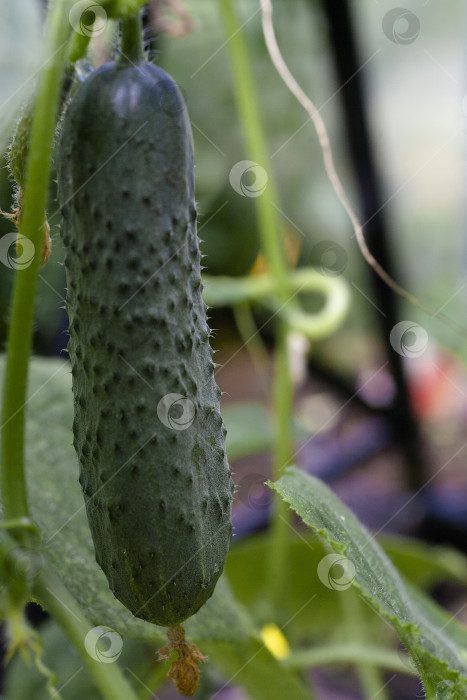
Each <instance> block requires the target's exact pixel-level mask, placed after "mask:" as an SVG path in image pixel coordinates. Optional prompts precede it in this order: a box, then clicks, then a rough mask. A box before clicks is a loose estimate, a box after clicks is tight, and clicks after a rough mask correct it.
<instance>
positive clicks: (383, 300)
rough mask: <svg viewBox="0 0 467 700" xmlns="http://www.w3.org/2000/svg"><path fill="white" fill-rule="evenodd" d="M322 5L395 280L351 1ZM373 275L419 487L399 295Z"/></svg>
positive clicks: (401, 439)
mask: <svg viewBox="0 0 467 700" xmlns="http://www.w3.org/2000/svg"><path fill="white" fill-rule="evenodd" d="M321 4H322V8H323V12H324V14H325V16H326V18H327V20H328V24H329V38H330V42H331V46H332V52H333V58H334V62H335V68H336V73H337V77H338V81H339V85H340V86H341V88H340V91H339V97H340V98H341V100H342V106H343V114H344V123H345V130H346V135H347V140H348V146H349V151H350V156H351V160H352V165H353V169H354V172H355V173H356V177H357V184H358V189H359V194H360V199H361V212H362V217H363V221H368V224H367V225H366V226H365V228H364V233H365V239H366V241H367V244H368V247H369V249H370V250H371V252H372V253H373V255H374V256H375V258H376V259H377V260H378V261H379V262H380V263H381V265H382V266H383V267H384V269H385V270H386V271H387V272H388V273H389V274H390V275H391V277H395V278H396V281H397V273H396V274H394V265H393V261H392V258H391V253H390V247H389V244H388V227H387V223H386V219H385V215H384V209H382V206H383V203H384V200H383V197H382V192H381V184H380V179H379V177H378V170H377V167H376V164H375V159H374V156H373V151H372V146H371V138H370V130H369V127H368V120H367V113H366V109H365V96H364V89H363V80H362V73H361V72H360V70H359V69H360V67H361V62H360V60H359V57H358V55H357V49H356V45H355V38H354V33H353V28H352V17H351V13H350V10H349V2H348V0H321ZM310 5H314V3H310ZM370 275H371V283H372V289H373V293H374V299H375V303H376V305H377V306H378V307H379V309H381V311H383V313H384V316H383V315H382V314H378V318H379V322H380V327H381V333H382V336H383V339H384V342H385V345H386V348H387V353H388V360H389V364H390V368H391V372H392V376H393V379H394V382H395V386H396V393H395V397H394V401H393V405H392V407H391V411H390V417H391V422H392V425H393V430H394V438H395V442H396V444H397V445H400V447H401V449H402V450H403V452H404V454H405V458H406V462H407V479H408V482H409V486H410V487H411V488H413V489H418V488H420V486H422V485H423V483H424V474H423V460H422V449H421V438H420V431H419V427H418V424H417V421H416V419H415V416H414V413H413V410H412V407H411V404H410V400H409V396H408V391H407V380H406V376H405V372H404V367H403V365H402V358H401V356H400V355H398V354H397V353H396V352H395V351H394V350H393V348H392V347H391V345H390V343H389V335H390V333H391V329H392V328H393V326H394V325H395V324H396V323H397V322H398V321H399V320H400V318H399V316H398V308H397V307H398V303H397V298H396V296H395V295H394V293H393V292H392V291H391V290H390V289H389V288H388V287H387V285H386V284H385V283H384V282H383V281H382V280H381V279H380V277H378V275H376V273H374V272H373V270H371V269H370Z"/></svg>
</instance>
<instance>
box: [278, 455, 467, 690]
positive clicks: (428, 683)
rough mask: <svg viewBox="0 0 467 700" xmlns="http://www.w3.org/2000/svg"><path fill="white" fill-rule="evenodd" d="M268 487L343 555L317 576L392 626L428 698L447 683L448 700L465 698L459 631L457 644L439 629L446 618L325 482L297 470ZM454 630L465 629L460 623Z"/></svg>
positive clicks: (465, 664) (466, 666) (465, 665)
mask: <svg viewBox="0 0 467 700" xmlns="http://www.w3.org/2000/svg"><path fill="white" fill-rule="evenodd" d="M268 485H269V486H270V487H271V488H273V489H274V490H275V491H277V492H278V493H279V494H280V496H281V497H282V498H283V499H284V500H285V501H286V502H287V503H289V505H290V506H291V507H292V508H293V510H295V511H296V513H297V514H298V515H299V516H300V517H301V518H302V519H303V521H304V522H305V523H306V524H307V525H309V526H310V527H311V528H312V529H313V530H314V531H315V532H316V533H317V534H318V535H319V536H320V537H321V538H322V539H323V540H324V541H325V542H326V543H327V544H328V545H329V546H330V548H331V549H332V550H334V552H335V553H336V554H338V555H342V556H340V557H338V558H334V559H332V560H330V559H328V561H325V560H324V559H323V560H322V562H320V566H318V570H317V574H318V577H319V578H320V580H321V581H323V582H324V584H325V585H326V586H329V585H331V586H332V587H335V588H339V587H342V588H344V587H345V588H347V587H348V586H349V585H350V584H351V583H352V584H353V585H354V586H356V587H357V589H359V591H360V592H361V594H362V595H363V597H364V598H366V599H367V600H368V601H369V602H370V603H371V605H372V606H373V607H374V609H375V610H376V611H377V612H378V613H379V614H381V615H382V616H383V617H385V618H386V619H387V620H388V621H389V622H390V623H391V624H392V626H393V627H394V629H395V630H396V631H397V633H398V634H399V636H400V637H401V639H402V641H403V642H404V644H405V645H406V646H407V648H408V650H409V652H410V653H411V655H412V657H413V659H414V661H415V663H416V665H417V669H418V670H419V672H420V674H421V676H422V680H423V682H424V685H425V691H426V693H427V697H429V698H434V697H436V696H435V693H436V692H437V688H438V686H439V687H440V684H441V683H443V682H447V681H449V682H452V684H453V685H452V687H451V688H450V691H451V696H449V697H450V700H458V699H459V700H460V699H461V698H463V697H465V694H466V693H467V661H466V656H465V654H466V647H464V646H463V645H459V641H458V640H459V638H460V636H461V632H458V635H459V636H456V639H454V638H453V635H452V634H449V635H448V634H446V632H445V630H443V628H442V626H440V620H442V619H444V616H443V613H442V612H441V613H438V609H437V607H436V606H435V605H434V603H431V602H430V601H427V600H426V599H425V597H424V596H423V594H421V593H417V594H415V593H414V589H413V588H412V587H409V586H408V585H407V584H406V583H405V582H404V581H403V579H402V578H401V576H400V575H399V574H398V572H397V571H396V569H395V568H394V566H393V565H392V564H391V562H390V560H389V559H388V558H387V556H386V555H385V554H384V552H383V551H382V549H381V547H380V546H379V545H378V544H377V543H376V541H375V539H374V537H373V536H372V535H371V534H370V533H369V532H368V531H367V530H366V529H365V528H364V526H363V525H361V523H359V522H358V520H357V519H356V518H355V516H354V515H353V514H352V513H351V512H350V511H349V510H348V509H347V508H346V507H345V506H344V505H343V504H342V503H341V501H340V500H339V499H338V498H337V497H336V496H335V495H334V494H333V493H332V492H331V491H330V490H329V489H328V488H327V486H325V485H324V484H323V483H322V482H321V481H319V480H318V479H316V478H313V477H311V476H308V475H307V474H305V473H303V472H301V471H299V470H298V469H297V468H295V467H290V468H288V469H287V470H286V473H285V475H284V476H283V477H281V478H280V479H279V481H277V482H276V483H275V484H272V483H270V482H269V484H268ZM328 556H329V555H328ZM331 556H333V555H331ZM331 562H333V563H334V564H340V566H341V570H340V574H339V575H337V574H335V575H334V576H333V575H332V563H331ZM451 625H452V628H454V627H456V629H457V628H460V629H461V630H462V628H461V626H460V625H459V624H458V623H454V622H452V623H451ZM462 639H464V633H463V632H462ZM438 690H439V688H438ZM443 692H444V691H443Z"/></svg>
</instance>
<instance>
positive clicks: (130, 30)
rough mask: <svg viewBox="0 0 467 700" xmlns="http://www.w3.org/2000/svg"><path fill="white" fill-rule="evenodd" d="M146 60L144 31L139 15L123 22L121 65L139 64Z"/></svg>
mask: <svg viewBox="0 0 467 700" xmlns="http://www.w3.org/2000/svg"><path fill="white" fill-rule="evenodd" d="M143 59H144V50H143V29H142V24H141V17H140V15H139V14H137V15H133V16H132V17H128V19H123V20H122V36H121V40H120V56H119V59H118V61H119V63H120V64H125V65H128V64H132V63H138V62H139V61H142V60H143Z"/></svg>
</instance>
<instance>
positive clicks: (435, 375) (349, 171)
mask: <svg viewBox="0 0 467 700" xmlns="http://www.w3.org/2000/svg"><path fill="white" fill-rule="evenodd" d="M273 4H274V17H275V27H276V32H277V38H278V43H279V45H280V47H281V50H282V52H283V55H284V58H285V60H286V62H287V63H288V65H289V67H290V69H291V71H292V73H293V74H294V76H295V77H296V79H297V80H298V82H299V83H300V85H301V86H302V87H303V89H304V90H305V92H306V93H307V94H308V95H309V96H310V97H311V99H312V100H313V101H314V103H315V105H316V106H317V107H318V109H319V111H320V114H321V116H322V117H323V119H324V121H325V123H326V126H327V128H328V131H329V135H330V139H331V144H332V150H333V154H334V157H335V161H336V166H337V170H338V172H339V173H340V174H341V177H342V179H343V182H344V185H345V187H346V189H347V191H348V193H349V195H350V198H351V200H352V202H353V204H354V206H355V208H356V210H357V212H358V214H359V216H360V218H361V220H362V221H363V222H364V224H365V226H364V231H365V234H366V237H367V241H368V243H369V246H370V249H371V250H372V251H373V252H374V254H375V256H376V257H377V259H378V260H379V261H380V262H381V263H382V265H383V266H384V267H385V269H387V270H388V271H389V272H390V273H391V275H392V276H393V277H394V279H395V280H396V281H397V282H398V283H400V284H401V285H402V286H403V287H405V288H406V289H407V290H408V291H409V292H411V293H413V294H414V295H415V296H416V297H417V298H418V299H419V300H420V301H421V302H422V303H423V304H425V305H427V306H429V307H430V308H431V309H433V310H434V312H435V313H434V314H429V313H425V312H422V311H420V310H419V309H417V308H415V307H414V306H411V305H409V304H407V303H405V302H403V301H402V300H401V299H400V298H396V297H395V295H394V294H393V293H392V292H391V291H390V290H389V289H388V288H387V287H386V286H385V285H384V284H382V283H381V282H380V281H379V280H378V279H377V278H376V276H375V275H374V274H373V272H372V271H371V269H370V268H369V267H368V265H367V264H366V263H365V262H364V260H363V258H362V255H361V253H360V251H359V249H358V246H357V244H356V241H355V238H354V236H353V233H352V228H351V225H350V222H349V220H348V217H347V216H346V214H345V212H344V210H343V208H342V206H341V205H340V203H339V201H338V200H337V198H336V195H335V193H334V192H333V190H332V188H331V185H330V183H329V181H328V179H327V177H326V175H325V172H324V168H323V162H322V155H321V152H320V148H319V145H318V141H317V138H316V134H315V132H314V129H313V126H312V124H311V122H310V120H309V118H308V115H307V114H306V112H305V111H304V110H303V108H302V107H301V106H300V105H299V104H298V103H297V102H296V100H295V99H294V98H293V97H292V96H291V94H290V93H289V92H288V91H287V89H286V87H285V86H284V84H283V83H282V81H281V79H280V78H279V77H278V75H277V73H276V72H275V70H274V68H273V67H272V65H271V61H270V58H269V56H268V54H267V51H266V49H265V45H264V40H263V36H262V29H261V18H260V12H259V4H258V2H257V0H239V1H238V3H237V10H238V15H239V17H240V18H241V22H242V24H243V29H244V31H245V33H246V37H247V40H248V46H249V49H250V52H251V59H252V68H253V78H254V81H255V85H256V90H257V94H258V98H259V102H260V107H261V115H262V119H263V123H264V129H265V134H266V137H267V142H268V147H269V154H270V160H271V167H272V170H273V176H274V179H275V180H276V183H277V189H278V192H279V198H278V201H277V202H276V208H277V210H278V211H279V212H280V216H281V220H282V225H283V236H284V239H285V241H286V250H287V256H288V259H289V262H290V264H291V266H294V267H301V266H305V265H312V266H316V268H317V269H318V270H320V272H321V273H322V274H323V275H327V276H330V277H333V276H334V277H336V276H342V277H343V278H344V279H345V280H346V281H347V283H348V285H349V288H350V291H351V304H350V310H349V313H348V315H347V318H346V320H345V323H344V324H343V325H342V326H341V328H340V330H338V331H337V332H336V333H334V334H333V335H332V336H330V337H329V338H328V339H327V340H325V341H320V342H316V343H315V344H314V345H313V347H312V348H311V347H310V345H309V343H307V342H306V341H304V339H303V338H301V337H300V336H297V337H295V338H294V343H293V345H292V347H291V350H292V353H291V354H292V360H293V367H292V368H291V369H292V370H293V372H294V376H295V378H296V401H295V409H296V416H295V429H296V460H297V463H298V464H299V465H300V466H301V467H303V468H304V469H306V470H307V471H309V472H310V473H313V474H315V475H317V476H319V477H321V478H323V479H324V480H325V481H327V482H329V483H330V484H331V485H332V488H333V489H334V490H335V491H336V492H337V493H338V495H339V496H340V497H341V499H342V500H343V501H344V502H345V503H347V504H348V505H349V506H350V507H351V508H352V509H353V510H354V512H355V513H356V514H357V516H358V517H359V519H360V520H361V521H362V522H363V523H365V524H366V525H367V526H368V527H369V528H370V529H371V530H372V531H374V532H378V533H380V532H381V533H384V534H387V535H391V534H394V533H400V534H405V535H410V536H413V537H417V538H420V539H421V540H425V541H427V542H430V543H439V544H447V545H451V546H455V547H456V548H457V549H459V550H462V551H465V550H466V549H467V538H466V534H467V499H466V495H467V471H466V469H465V461H466V454H467V449H466V448H467V371H466V362H467V337H466V336H467V319H466V314H465V308H466V301H467V237H466V236H465V228H466V225H467V197H466V180H467V158H466V156H467V71H466V66H467V56H466V42H465V39H464V37H465V35H466V30H467V10H466V8H465V4H464V3H462V2H461V1H460V0H451V2H450V3H449V7H447V6H446V4H445V3H441V2H435V0H431V1H430V0H426V1H422V0H404V7H403V8H401V7H398V6H395V4H394V2H391V1H388V0H321V1H319V0H276V1H275V2H274V3H273ZM155 5H157V3H156V4H155ZM185 6H186V10H187V13H188V16H187V15H185V14H182V15H180V14H178V15H177V14H176V13H175V14H164V25H163V28H164V33H162V31H161V29H162V24H160V25H159V29H158V28H157V27H156V29H154V27H153V25H150V21H149V18H148V21H147V29H146V39H147V46H148V49H149V50H150V52H151V58H152V60H155V61H156V62H157V63H159V64H160V65H161V66H162V67H163V68H164V69H165V70H167V72H168V73H170V75H172V76H173V78H174V79H175V81H176V82H177V83H178V85H179V86H180V88H181V90H182V92H183V94H184V97H185V100H186V102H187V106H188V111H189V114H190V118H191V122H192V128H193V136H194V142H195V158H196V186H197V201H198V210H199V216H198V227H199V235H200V238H201V239H202V241H203V242H202V251H203V253H204V255H205V256H206V257H205V258H204V261H203V262H204V265H205V266H206V269H205V271H204V272H205V273H206V274H207V275H245V274H251V275H257V274H261V272H263V271H264V269H265V268H264V260H263V257H262V255H261V253H260V247H259V239H258V232H257V228H256V220H255V214H254V198H253V197H249V196H248V195H245V194H243V193H242V190H241V188H238V191H236V190H235V189H234V188H233V187H232V185H231V181H230V179H229V174H230V172H231V170H232V168H233V167H234V165H235V164H236V163H238V162H239V161H241V160H243V159H247V158H248V153H246V152H245V148H244V143H243V138H242V133H241V128H240V125H239V120H238V116H237V112H236V107H235V104H234V99H233V91H232V79H231V71H230V65H229V60H228V54H227V50H226V47H225V41H226V40H225V35H224V32H223V28H222V25H221V22H220V18H219V16H218V13H217V12H216V6H215V3H212V2H211V1H208V0H189V2H188V1H187V2H186V3H185ZM151 26H152V28H151ZM187 29H188V31H186V30H187ZM112 42H113V37H112V36H111V35H107V34H106V33H104V34H103V35H102V36H101V37H99V40H95V41H94V42H93V47H92V50H93V56H94V61H95V63H96V64H98V63H102V62H104V61H105V60H107V59H108V58H109V56H110V54H111V49H112ZM84 72H85V68H84V67H83V74H84ZM245 177H246V178H247V177H248V174H247V173H246V174H245ZM245 184H247V185H248V184H251V183H248V181H247V180H245ZM11 205H12V187H11V183H10V182H9V179H8V174H7V171H6V168H5V167H4V168H2V169H1V171H0V207H1V208H2V209H3V210H6V211H8V210H10V208H11ZM48 217H49V223H50V225H51V236H52V240H53V248H52V256H51V259H50V261H49V262H48V264H47V265H46V266H44V267H43V268H42V270H41V273H40V280H39V291H38V297H37V313H36V327H35V336H34V351H35V353H36V354H39V355H48V356H53V355H55V356H64V354H65V347H66V344H67V333H66V329H67V316H66V312H65V310H64V299H65V296H66V290H65V272H64V268H63V264H62V258H63V251H62V245H61V241H60V236H59V225H60V217H59V214H58V212H57V202H56V199H55V191H54V183H52V186H51V193H50V203H49V209H48ZM11 230H12V226H11V223H10V222H8V221H7V220H1V221H0V235H4V234H5V233H9V232H11ZM13 275H14V271H13V270H9V269H7V268H6V267H3V266H2V268H1V275H0V342H1V345H2V351H3V350H4V345H5V333H6V329H7V326H8V305H9V300H10V294H11V284H12V280H13ZM303 303H304V305H305V306H306V307H307V308H309V309H310V310H313V309H314V308H319V304H320V300H319V299H316V298H313V297H310V298H305V299H304V300H303ZM209 313H210V325H211V327H212V328H214V329H216V332H215V335H214V337H213V339H212V345H213V347H214V348H215V349H216V350H218V354H217V355H216V361H217V362H218V363H219V365H220V366H219V367H218V368H217V371H216V378H217V382H218V384H219V386H220V387H221V389H222V391H223V392H225V393H224V395H223V399H222V402H223V408H224V412H225V420H226V424H227V427H228V428H229V437H228V439H229V440H230V445H231V451H230V458H231V463H232V469H233V471H234V473H235V476H234V480H235V482H236V484H237V486H238V490H237V496H236V502H235V509H234V520H235V528H236V533H237V541H240V540H241V539H242V538H245V537H246V536H249V535H251V534H252V533H254V532H258V531H261V530H264V529H265V528H266V527H267V523H268V503H269V495H268V493H267V492H266V490H265V489H264V487H263V482H264V481H265V479H267V478H269V476H270V463H271V456H270V447H271V443H272V439H273V419H272V416H271V415H270V399H271V396H270V389H271V369H272V350H273V339H274V334H273V327H272V323H271V319H270V316H271V314H270V313H268V312H266V311H264V309H261V308H260V307H258V308H256V307H254V306H253V307H252V308H251V309H244V308H241V307H237V308H236V309H235V310H232V309H230V308H216V309H211V310H210V312H209ZM441 313H443V314H446V315H447V316H449V317H450V318H452V319H454V320H455V321H456V322H457V323H458V324H459V325H460V326H462V327H464V328H465V329H466V330H465V331H464V332H459V331H456V330H453V329H452V328H451V327H450V326H449V325H448V324H446V323H445V322H443V320H442V319H441V318H440V314H441ZM401 323H402V324H405V325H400V324H401ZM258 329H259V331H258V332H256V331H257V330H258ZM394 329H395V330H394ZM246 341H250V342H248V343H247V342H246ZM240 444H241V445H242V447H241V448H238V445H240ZM236 446H237V447H236ZM454 578H455V577H454ZM433 593H434V594H435V596H436V597H437V598H438V600H440V602H442V603H443V604H444V605H446V606H448V607H450V608H451V609H453V611H454V610H456V611H457V610H459V609H462V601H463V599H464V597H465V590H463V589H462V587H461V586H460V585H459V582H457V583H456V582H455V581H454V582H453V581H451V582H449V583H443V584H439V585H437V587H435V588H434V589H433ZM465 600H466V602H467V597H466V599H465ZM462 616H463V615H462V612H461V613H460V615H459V617H460V619H462ZM464 617H465V620H466V621H467V614H466V615H465V616H464ZM314 680H315V682H316V684H317V687H320V684H321V687H322V693H323V697H326V698H329V700H332V699H334V700H337V699H341V698H351V697H352V698H354V697H355V698H358V697H359V696H358V694H351V691H349V686H348V685H347V680H348V679H346V677H345V674H344V676H343V677H342V678H341V677H339V675H337V676H336V674H327V675H326V674H324V673H322V674H316V675H315V676H314ZM417 689H418V683H417V682H416V681H415V680H413V679H407V678H405V679H402V678H395V680H394V682H393V683H392V685H391V686H390V689H389V690H390V692H391V693H392V694H393V697H394V698H396V697H397V698H405V697H407V698H410V697H415V696H416V695H415V694H416V692H417ZM166 692H167V694H170V693H171V691H170V690H167V691H166ZM228 692H230V691H224V694H223V695H222V697H224V695H225V697H228ZM324 693H327V694H324ZM38 697H39V696H38ZM164 697H165V695H164ZM236 697H237V696H236Z"/></svg>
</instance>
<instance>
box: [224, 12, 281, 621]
mask: <svg viewBox="0 0 467 700" xmlns="http://www.w3.org/2000/svg"><path fill="white" fill-rule="evenodd" d="M219 7H220V9H221V16H222V20H223V24H224V29H225V33H226V36H227V39H228V41H227V46H228V49H229V52H230V60H231V65H232V73H233V83H234V93H235V100H236V103H237V110H238V113H239V116H240V121H241V123H242V128H243V134H244V138H245V144H246V152H247V154H248V157H250V158H251V159H252V160H253V161H255V163H256V164H258V165H260V166H261V167H262V168H264V169H265V170H266V172H267V175H268V181H267V186H266V188H265V190H264V192H263V193H262V194H261V195H259V196H257V197H256V198H255V204H256V214H257V220H258V228H259V233H260V240H261V246H262V249H263V252H264V254H265V256H266V260H267V263H268V266H269V269H270V272H271V274H272V276H273V277H274V278H275V282H276V284H277V291H278V296H279V298H280V299H281V301H282V302H283V304H287V303H288V302H289V300H290V297H291V295H290V291H289V289H288V284H287V275H288V267H287V263H286V257H285V253H284V246H283V242H282V239H281V235H280V231H281V226H280V221H279V218H278V214H277V210H276V208H275V206H274V203H275V202H276V201H277V200H278V198H277V195H276V188H275V185H274V179H273V177H272V171H271V168H270V167H269V158H268V153H267V148H266V141H265V138H264V133H263V128H262V124H261V115H260V110H259V104H258V99H257V96H256V90H255V87H254V85H253V80H252V77H251V70H250V65H251V62H250V58H249V55H248V50H247V46H246V42H245V40H244V36H243V32H242V31H241V27H240V25H239V22H238V20H237V17H236V13H235V10H234V3H233V0H220V2H219ZM287 334H288V328H287V326H286V324H285V321H283V320H282V319H281V318H277V340H276V351H275V379H274V387H273V396H274V412H275V416H276V435H277V440H276V449H275V452H274V466H273V475H274V478H278V476H279V474H280V473H281V470H282V469H283V468H284V467H285V466H286V465H287V464H289V462H290V459H291V455H292V451H293V441H292V434H291V413H292V405H293V385H292V381H291V377H290V371H289V354H288V345H287ZM290 517H291V516H290V511H289V508H288V507H287V506H285V505H283V504H282V501H281V500H280V499H277V498H274V520H273V524H272V529H271V545H270V557H269V560H270V561H269V569H268V572H267V574H266V582H267V587H268V590H269V598H270V607H271V615H272V616H273V617H277V616H278V615H279V613H280V611H281V610H283V608H284V606H283V605H282V602H283V600H282V599H283V593H284V590H285V584H286V577H287V566H286V559H287V549H288V547H287V541H288V528H289V521H290Z"/></svg>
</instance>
